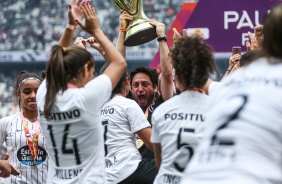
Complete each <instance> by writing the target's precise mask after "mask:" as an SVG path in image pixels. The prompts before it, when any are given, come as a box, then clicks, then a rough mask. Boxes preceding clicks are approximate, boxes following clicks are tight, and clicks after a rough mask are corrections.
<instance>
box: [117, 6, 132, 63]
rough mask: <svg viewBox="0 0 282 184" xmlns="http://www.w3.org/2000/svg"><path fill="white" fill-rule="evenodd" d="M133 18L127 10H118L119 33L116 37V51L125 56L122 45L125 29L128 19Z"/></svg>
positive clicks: (124, 49)
mask: <svg viewBox="0 0 282 184" xmlns="http://www.w3.org/2000/svg"><path fill="white" fill-rule="evenodd" d="M131 20H133V16H132V15H130V14H129V13H128V12H127V11H123V10H120V16H119V34H118V39H117V44H116V48H117V49H118V51H119V52H120V53H121V54H122V55H123V57H124V58H126V48H125V46H124V41H125V36H126V29H127V26H128V24H129V21H131Z"/></svg>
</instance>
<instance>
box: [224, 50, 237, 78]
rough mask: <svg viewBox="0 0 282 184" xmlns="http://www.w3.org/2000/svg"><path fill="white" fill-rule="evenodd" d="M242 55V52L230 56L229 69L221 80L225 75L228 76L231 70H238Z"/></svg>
mask: <svg viewBox="0 0 282 184" xmlns="http://www.w3.org/2000/svg"><path fill="white" fill-rule="evenodd" d="M241 57H242V55H241V54H234V55H233V56H231V57H230V58H229V66H228V69H227V70H226V72H225V74H224V76H223V77H222V79H221V80H223V79H224V78H225V77H227V76H228V75H229V74H230V73H231V72H233V71H234V70H236V68H238V67H239V60H240V59H241Z"/></svg>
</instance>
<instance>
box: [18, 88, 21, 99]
mask: <svg viewBox="0 0 282 184" xmlns="http://www.w3.org/2000/svg"><path fill="white" fill-rule="evenodd" d="M17 97H18V99H19V100H20V99H21V92H20V91H19V89H18V90H17Z"/></svg>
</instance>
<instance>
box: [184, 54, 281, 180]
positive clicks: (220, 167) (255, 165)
mask: <svg viewBox="0 0 282 184" xmlns="http://www.w3.org/2000/svg"><path fill="white" fill-rule="evenodd" d="M272 60H273V59H272ZM281 62H282V61H280V63H279V64H269V63H268V62H267V59H266V58H262V59H259V60H257V61H255V62H253V63H252V64H250V65H248V66H246V68H242V69H237V71H235V72H234V73H233V74H231V75H230V76H228V77H227V78H226V79H225V80H224V82H223V85H222V86H221V87H220V89H218V91H217V94H215V96H213V98H214V99H213V101H214V102H215V103H213V105H214V107H213V108H211V111H210V112H209V114H208V119H207V127H206V130H207V131H206V136H205V138H204V139H203V141H202V142H201V144H200V146H199V147H198V149H197V151H196V153H195V155H194V157H193V158H192V160H191V162H190V164H189V165H188V167H187V170H186V171H185V172H186V173H185V179H184V180H183V184H186V183H189V184H199V183H200V184H213V183H214V184H226V183H228V184H238V183H240V184H281V183H282V133H281V132H282V72H281V71H282V63H281Z"/></svg>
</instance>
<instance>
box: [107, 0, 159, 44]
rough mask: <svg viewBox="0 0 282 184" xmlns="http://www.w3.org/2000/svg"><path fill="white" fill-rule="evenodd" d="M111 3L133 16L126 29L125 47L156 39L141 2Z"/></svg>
mask: <svg viewBox="0 0 282 184" xmlns="http://www.w3.org/2000/svg"><path fill="white" fill-rule="evenodd" d="M112 3H113V4H114V5H115V6H116V7H118V8H119V9H120V10H125V11H127V12H128V13H129V14H131V15H132V16H133V21H131V22H130V23H129V25H128V26H127V29H126V36H125V41H124V45H125V46H136V45H142V44H144V43H147V42H149V41H151V40H153V39H155V38H157V34H156V28H155V27H154V26H152V25H151V24H150V23H149V22H150V19H149V18H148V17H147V16H146V15H145V13H144V11H143V0H112Z"/></svg>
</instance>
